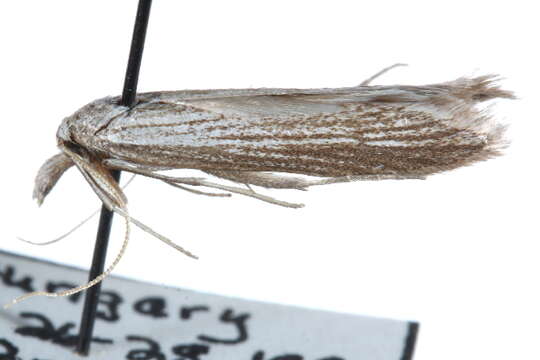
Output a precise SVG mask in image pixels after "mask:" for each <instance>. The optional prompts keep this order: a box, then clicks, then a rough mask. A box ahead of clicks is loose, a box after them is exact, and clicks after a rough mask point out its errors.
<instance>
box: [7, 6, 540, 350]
mask: <svg viewBox="0 0 540 360" xmlns="http://www.w3.org/2000/svg"><path fill="white" fill-rule="evenodd" d="M533 3H534V2H532V1H510V2H508V1H506V2H495V1H475V2H471V1H452V2H445V3H442V2H434V1H425V2H421V1H396V2H392V1H388V2H373V1H367V2H366V1H332V2H330V1H272V2H270V1H268V2H261V1H182V2H180V1H172V0H156V1H154V5H153V9H152V16H151V19H150V25H149V32H148V36H147V43H146V44H147V45H146V49H145V54H144V59H143V65H142V70H141V77H140V83H139V90H140V91H153V90H178V89H184V88H186V89H187V88H193V89H204V88H244V87H307V88H309V87H341V86H352V85H355V84H358V83H359V82H361V81H362V80H363V79H365V78H366V77H368V76H370V75H372V74H373V73H374V72H376V71H378V70H380V69H381V68H382V67H385V66H387V65H390V64H393V63H395V62H406V63H408V64H410V66H409V67H408V68H399V69H396V70H393V71H392V72H391V73H389V74H388V75H385V76H383V77H382V78H380V79H378V80H377V81H376V83H377V84H396V83H403V84H425V83H434V82H440V81H447V80H451V79H454V78H457V77H459V76H463V75H481V74H486V73H498V74H501V75H502V76H503V77H504V78H505V80H504V81H503V82H502V85H503V87H504V88H506V89H510V90H513V91H515V92H516V94H517V96H518V97H519V98H520V99H519V100H517V101H509V100H503V101H496V102H494V106H493V113H494V114H495V115H496V117H497V118H498V119H500V120H501V121H502V122H505V123H508V124H509V125H510V128H509V131H508V138H509V139H510V140H511V141H512V144H511V146H510V147H509V148H508V150H507V151H506V154H505V156H503V157H500V158H497V159H494V160H490V161H488V162H484V163H479V164H476V165H474V166H472V167H468V168H463V169H458V170H455V171H452V172H449V173H445V174H442V175H437V176H433V177H431V178H429V179H428V180H426V181H402V182H396V181H385V182H369V183H368V182H363V183H349V184H338V185H330V186H326V187H318V188H313V189H311V190H310V191H309V192H307V193H306V192H298V191H267V190H262V191H263V192H264V193H267V194H271V195H273V196H275V197H278V198H280V199H284V200H289V201H296V202H303V203H305V204H306V207H305V208H303V209H300V210H294V209H285V208H280V207H277V206H272V205H269V204H266V203H262V202H259V201H256V200H254V199H249V198H242V197H241V196H233V198H230V199H216V198H207V197H201V196H198V195H193V194H189V193H186V192H183V191H181V190H177V189H174V188H172V187H169V186H167V185H165V184H162V183H160V182H156V181H152V180H147V179H144V178H140V177H139V178H137V179H136V180H135V181H134V183H133V184H132V185H131V186H130V187H129V188H128V189H127V195H128V197H129V200H130V210H131V212H132V214H133V215H135V216H138V217H139V218H140V219H143V220H144V221H145V222H146V223H147V224H150V225H152V226H153V227H154V228H155V229H156V230H158V231H160V232H161V233H163V234H166V235H168V236H170V237H171V238H173V239H174V240H176V241H177V242H178V243H179V244H181V245H183V246H185V247H187V248H188V249H190V250H192V251H193V252H195V253H196V254H198V255H199V256H200V258H201V259H200V260H199V261H194V260H191V259H188V258H186V257H184V256H182V255H181V254H178V253H176V252H175V251H174V250H172V249H170V248H168V247H166V246H164V245H162V244H161V243H160V242H158V241H157V240H155V239H154V238H152V237H150V236H149V235H147V234H144V233H142V232H140V231H137V230H135V231H134V232H133V236H132V242H131V244H130V247H129V249H128V252H127V254H126V256H125V258H124V259H123V260H122V262H121V264H120V265H119V267H118V268H117V270H116V274H121V275H125V276H129V277H133V278H137V279H144V280H149V281H154V282H162V283H166V284H171V285H174V286H178V287H185V288H191V289H197V290H201V291H207V292H213V293H220V294H228V295H234V296H238V297H245V298H253V299H261V300H265V301H272V302H280V303H288V304H296V305H301V306H306V307H312V308H321V309H330V310H335V311H340V312H351V313H358V314H364V315H373V316H381V317H390V318H398V319H407V320H409V319H411V320H418V321H420V322H421V324H422V328H421V333H420V338H419V343H418V347H417V353H416V357H415V358H416V359H417V360H428V359H429V360H432V359H437V360H445V359H475V360H476V359H484V358H485V359H488V358H489V359H491V360H495V359H520V360H526V359H539V358H540V347H538V342H539V340H540V328H539V324H540V322H539V320H540V310H539V307H538V304H539V303H540V290H539V286H538V274H539V271H540V264H539V261H538V256H539V247H538V245H537V243H538V240H539V238H540V237H539V236H538V225H537V221H538V217H537V215H538V214H537V208H538V203H539V202H540V198H539V191H538V185H537V184H538V181H537V178H536V175H537V172H538V165H537V164H538V154H539V151H538V144H539V143H540V141H539V139H538V136H539V135H538V134H539V133H540V126H539V120H538V99H539V91H538V84H537V83H538V80H539V70H538V66H539V65H538V64H539V63H540V57H539V56H538V54H537V49H536V48H537V46H536V43H537V35H538V33H539V30H540V29H539V26H538V25H537V24H538V19H537V11H535V10H533V8H532V5H531V4H533ZM135 9H136V1H135V0H131V1H105V0H100V1H96V0H94V1H68V0H64V1H22V0H19V1H16V2H2V4H1V5H0V34H1V35H0V36H1V39H2V41H1V54H0V79H1V80H0V81H1V83H0V84H1V85H0V92H1V94H0V95H1V111H0V117H1V119H2V120H1V122H0V124H1V126H2V136H1V139H2V141H1V142H0V146H1V148H0V151H1V154H2V169H3V170H2V177H1V180H0V181H1V187H0V188H1V191H2V193H1V194H0V195H1V197H0V198H1V200H2V206H1V212H2V214H1V218H2V226H1V228H0V232H1V244H2V245H1V248H2V249H5V250H10V251H15V252H19V253H22V254H27V255H32V256H39V257H43V258H46V259H50V260H53V261H57V262H65V263H68V264H71V265H77V266H81V267H86V266H88V265H89V263H90V259H91V253H92V250H93V241H94V236H95V229H96V226H97V225H96V224H97V219H94V221H93V222H91V223H90V224H87V225H86V226H85V227H84V228H82V229H80V230H79V231H78V232H77V233H76V234H75V235H72V236H71V237H70V238H69V239H67V240H64V241H63V242H60V243H58V244H55V245H51V246H48V247H33V246H30V245H26V244H23V243H21V242H18V241H17V240H16V239H15V236H16V235H20V236H24V237H27V238H30V239H33V240H40V241H45V240H48V239H50V238H52V237H55V236H57V235H59V234H61V233H62V232H65V231H67V230H68V229H69V228H70V227H71V226H72V225H74V224H76V223H77V222H78V221H80V220H82V219H83V218H84V217H85V216H86V215H88V214H89V213H91V212H92V211H94V210H95V209H97V208H98V207H99V201H98V200H97V198H96V196H95V195H94V194H93V193H92V191H91V189H90V187H89V186H88V185H87V184H86V183H85V181H84V180H83V178H82V176H81V175H80V174H79V173H78V172H77V171H76V170H74V169H72V170H70V171H69V172H68V173H67V174H66V175H65V176H64V177H63V178H62V180H61V181H60V182H59V183H58V185H57V188H55V189H54V190H53V192H52V193H51V195H50V196H49V198H47V200H46V202H45V204H44V205H43V206H42V208H40V209H38V208H37V206H36V205H35V203H33V202H32V200H31V193H32V187H33V178H34V176H35V174H36V172H37V170H38V168H39V166H40V165H41V164H42V163H43V162H44V161H45V159H47V158H48V157H50V156H52V155H53V154H55V153H56V151H57V150H56V149H55V143H56V142H55V132H56V128H57V126H58V125H59V123H60V121H61V120H62V118H63V117H65V116H67V115H70V114H71V113H72V112H74V111H75V110H76V109H78V108H79V107H80V106H82V105H83V104H85V103H87V102H89V101H91V100H93V99H95V98H99V97H103V96H105V95H117V94H119V93H120V91H121V88H122V83H123V77H124V71H125V65H126V61H127V55H128V50H129V43H130V38H131V32H132V25H133V19H134V14H135ZM185 173H189V172H185ZM127 178H128V175H127V174H124V177H123V179H124V180H125V179H127ZM123 231H124V228H123V223H122V222H120V221H117V222H115V227H114V231H113V236H112V238H111V247H110V254H111V255H110V257H109V258H112V255H113V254H114V253H115V251H116V250H117V249H118V247H119V245H120V242H121V239H122V237H123Z"/></svg>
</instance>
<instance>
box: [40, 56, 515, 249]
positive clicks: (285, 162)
mask: <svg viewBox="0 0 540 360" xmlns="http://www.w3.org/2000/svg"><path fill="white" fill-rule="evenodd" d="M398 65H400V64H396V65H394V66H392V67H389V68H386V69H384V70H382V71H381V72H379V73H378V74H376V75H374V76H373V77H371V78H370V79H368V80H366V81H364V82H363V83H362V84H360V85H358V86H353V87H345V88H320V89H270V88H261V89H226V90H184V91H166V92H150V93H143V94H139V95H138V97H137V100H138V101H137V103H136V105H135V106H134V107H132V108H127V107H124V106H121V105H119V101H120V98H119V97H105V98H103V99H99V100H95V101H93V102H91V103H89V104H87V105H85V106H83V107H82V108H81V109H80V110H78V111H76V112H75V113H74V114H73V115H71V116H69V117H67V118H65V119H64V120H63V121H62V123H61V124H60V127H59V128H58V132H57V134H56V138H57V143H58V148H59V149H60V153H59V154H57V155H55V156H53V157H52V158H50V159H49V160H47V161H46V162H45V164H44V165H43V166H42V167H41V169H40V170H39V172H38V175H37V177H36V181H35V189H34V198H36V199H37V201H38V203H39V204H41V203H42V202H43V200H44V199H45V197H46V196H47V194H48V193H49V192H50V191H51V189H52V188H53V187H54V185H55V184H56V182H57V181H58V179H59V178H60V177H61V176H62V174H63V173H64V172H65V171H66V170H67V169H68V168H70V167H72V166H76V167H77V168H78V170H79V171H80V172H81V173H82V175H83V176H84V178H85V179H86V181H87V182H88V183H89V184H90V186H91V187H92V189H93V190H94V191H95V193H96V194H97V196H98V197H99V198H100V199H101V201H102V202H103V204H105V206H107V207H108V208H109V209H111V210H113V211H115V212H117V213H119V214H120V215H122V216H123V217H124V218H126V224H127V225H128V229H129V222H133V223H135V224H136V225H138V226H140V227H143V228H144V229H145V230H146V231H149V232H152V233H153V234H154V235H156V236H158V237H159V238H160V239H162V240H164V241H166V242H168V243H169V244H171V245H172V243H171V242H170V241H169V240H168V239H166V238H164V237H162V236H161V235H159V234H157V233H154V232H153V231H152V230H151V229H149V228H148V227H145V225H144V224H142V223H140V222H138V221H137V220H135V219H133V218H131V217H130V216H129V214H128V211H127V198H126V196H125V195H124V193H123V191H122V189H121V188H120V187H119V186H118V184H117V183H116V182H115V181H114V180H113V178H112V177H111V174H110V171H111V170H122V171H127V172H131V173H134V174H137V175H142V176H146V177H151V178H155V179H158V180H161V181H164V182H165V183H167V184H169V185H172V186H175V187H178V188H181V189H184V190H188V191H192V192H195V193H199V194H207V195H215V196H224V195H226V194H214V193H204V192H202V191H200V190H198V189H199V188H213V189H219V190H224V191H226V192H228V193H238V194H242V195H246V196H251V197H254V198H257V199H260V200H263V201H266V202H270V203H274V204H277V205H281V206H286V207H300V206H301V205H300V204H292V203H288V202H285V201H280V200H277V199H273V198H271V197H268V196H265V195H262V194H259V193H257V192H255V191H254V190H253V189H252V188H251V185H255V186H259V187H264V188H272V189H298V190H305V189H307V188H308V187H310V186H314V185H324V184H330V183H336V182H344V181H354V180H382V179H419V178H420V179H422V178H425V177H426V176H428V175H431V174H435V173H439V172H442V171H447V170H452V169H455V168H458V167H461V166H465V165H469V164H472V163H474V162H477V161H480V160H486V159H489V158H491V157H493V156H495V155H498V154H499V153H500V150H501V149H502V148H503V147H504V146H505V145H506V142H505V141H504V139H503V133H504V129H505V127H504V126H502V125H500V124H497V123H496V122H494V120H493V119H492V118H491V116H490V115H489V114H488V113H487V112H485V111H482V110H480V109H478V107H477V106H476V105H477V104H479V103H481V102H484V101H487V100H491V99H495V98H509V99H510V98H513V97H514V96H513V94H512V93H511V92H509V91H506V90H502V89H501V88H500V87H499V86H498V85H497V80H498V78H497V76H494V75H486V76H479V77H473V78H459V79H457V80H453V81H449V82H445V83H440V84H433V85H425V86H406V85H395V86H371V85H369V83H370V81H371V80H373V79H374V78H376V77H377V76H379V75H381V74H382V73H384V72H386V71H388V70H389V69H390V68H393V67H395V66H398ZM171 169H197V170H201V171H202V172H204V173H206V174H209V175H213V176H215V177H218V178H222V179H226V180H231V181H233V182H236V183H239V184H244V185H246V188H243V187H240V186H238V187H233V186H228V185H223V184H219V183H215V182H211V181H209V180H207V179H205V178H194V177H189V178H188V177H184V178H182V177H172V176H168V175H164V174H162V173H160V171H163V170H171ZM288 174H300V175H309V176H311V177H315V179H313V178H311V179H306V178H305V177H299V176H288ZM127 238H128V235H127V233H126V242H127ZM173 246H176V247H177V249H179V250H180V251H184V252H186V251H185V250H183V249H182V248H180V247H178V246H177V245H173ZM186 253H187V252H186ZM187 254H188V255H191V254H189V253H187Z"/></svg>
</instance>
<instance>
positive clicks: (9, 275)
mask: <svg viewBox="0 0 540 360" xmlns="http://www.w3.org/2000/svg"><path fill="white" fill-rule="evenodd" d="M14 274H15V269H14V268H13V266H9V265H8V266H6V268H5V269H4V270H3V271H2V270H1V269H0V280H2V283H3V284H4V285H6V286H10V287H18V288H19V289H21V290H24V291H28V292H31V291H35V289H34V287H33V286H32V278H31V277H29V276H26V277H24V278H22V279H21V280H14V279H13V275H14Z"/></svg>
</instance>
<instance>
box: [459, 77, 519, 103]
mask: <svg viewBox="0 0 540 360" xmlns="http://www.w3.org/2000/svg"><path fill="white" fill-rule="evenodd" d="M502 80H504V78H503V77H501V76H500V75H498V74H486V75H480V76H476V77H473V78H466V77H463V78H459V79H457V80H455V81H454V82H453V83H452V85H453V88H454V95H455V96H457V97H459V98H463V99H467V100H470V101H472V102H483V101H487V100H491V99H497V98H503V99H516V96H515V94H514V92H512V91H510V90H505V89H502V88H501V87H500V82H501V81H502Z"/></svg>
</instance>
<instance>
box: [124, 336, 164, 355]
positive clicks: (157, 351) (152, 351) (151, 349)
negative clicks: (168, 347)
mask: <svg viewBox="0 0 540 360" xmlns="http://www.w3.org/2000/svg"><path fill="white" fill-rule="evenodd" d="M126 339H127V340H128V341H141V342H144V343H146V344H147V345H148V349H142V350H131V351H130V352H129V353H128V354H127V356H126V359H129V360H165V355H164V354H163V353H162V352H161V348H160V346H159V344H158V343H157V342H155V341H154V340H152V339H149V338H146V337H142V336H135V335H130V336H127V337H126Z"/></svg>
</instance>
